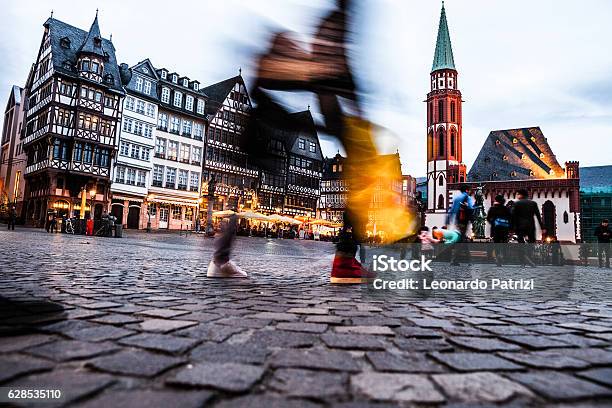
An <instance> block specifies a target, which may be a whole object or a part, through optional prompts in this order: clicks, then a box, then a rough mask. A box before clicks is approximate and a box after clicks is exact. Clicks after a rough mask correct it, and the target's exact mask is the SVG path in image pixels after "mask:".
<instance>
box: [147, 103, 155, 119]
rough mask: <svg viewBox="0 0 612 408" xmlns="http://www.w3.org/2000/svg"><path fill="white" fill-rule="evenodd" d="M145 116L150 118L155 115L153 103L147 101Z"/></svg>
mask: <svg viewBox="0 0 612 408" xmlns="http://www.w3.org/2000/svg"><path fill="white" fill-rule="evenodd" d="M147 116H149V117H152V118H154V117H155V105H153V104H152V103H147Z"/></svg>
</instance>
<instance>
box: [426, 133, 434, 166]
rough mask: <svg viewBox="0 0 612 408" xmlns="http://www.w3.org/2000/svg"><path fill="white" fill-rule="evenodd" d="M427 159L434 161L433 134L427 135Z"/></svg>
mask: <svg viewBox="0 0 612 408" xmlns="http://www.w3.org/2000/svg"><path fill="white" fill-rule="evenodd" d="M427 159H428V160H431V159H433V132H429V134H428V135H427Z"/></svg>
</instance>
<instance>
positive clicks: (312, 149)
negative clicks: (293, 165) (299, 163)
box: [308, 142, 317, 153]
mask: <svg viewBox="0 0 612 408" xmlns="http://www.w3.org/2000/svg"><path fill="white" fill-rule="evenodd" d="M308 151H310V152H311V153H314V152H316V151H317V145H316V144H315V143H314V142H309V143H308Z"/></svg>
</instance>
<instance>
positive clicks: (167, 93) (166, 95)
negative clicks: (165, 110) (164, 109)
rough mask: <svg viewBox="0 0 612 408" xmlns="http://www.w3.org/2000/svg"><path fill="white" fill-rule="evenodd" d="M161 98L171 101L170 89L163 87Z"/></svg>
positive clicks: (163, 100) (165, 101)
mask: <svg viewBox="0 0 612 408" xmlns="http://www.w3.org/2000/svg"><path fill="white" fill-rule="evenodd" d="M161 100H162V102H163V103H170V89H168V88H162V93H161Z"/></svg>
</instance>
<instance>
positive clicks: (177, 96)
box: [174, 91, 183, 108]
mask: <svg viewBox="0 0 612 408" xmlns="http://www.w3.org/2000/svg"><path fill="white" fill-rule="evenodd" d="M182 104H183V94H182V93H180V92H177V91H174V106H176V107H177V108H180V107H181V105H182Z"/></svg>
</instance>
